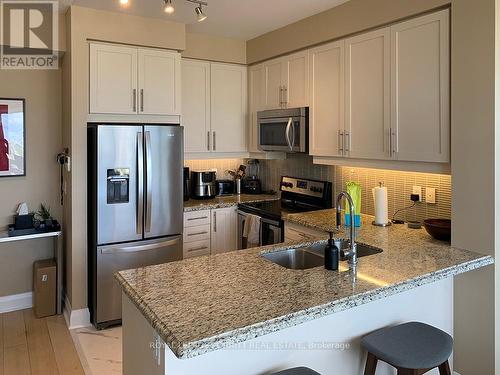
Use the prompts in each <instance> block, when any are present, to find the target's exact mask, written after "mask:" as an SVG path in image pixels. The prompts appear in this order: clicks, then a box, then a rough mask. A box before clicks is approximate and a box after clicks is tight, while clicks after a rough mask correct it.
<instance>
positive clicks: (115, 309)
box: [96, 236, 182, 325]
mask: <svg viewBox="0 0 500 375" xmlns="http://www.w3.org/2000/svg"><path fill="white" fill-rule="evenodd" d="M181 259H182V236H172V237H169V238H162V239H158V240H147V241H141V242H132V243H125V244H118V245H108V246H99V247H97V317H96V322H97V324H98V325H99V324H100V323H105V322H116V321H118V320H120V319H121V317H122V315H121V306H122V299H121V289H120V286H119V285H118V283H117V282H116V280H115V279H114V277H113V274H114V273H115V272H117V271H122V270H125V269H133V268H139V267H145V266H149V265H153V264H161V263H166V262H172V261H176V260H181ZM139 272H140V271H139Z"/></svg>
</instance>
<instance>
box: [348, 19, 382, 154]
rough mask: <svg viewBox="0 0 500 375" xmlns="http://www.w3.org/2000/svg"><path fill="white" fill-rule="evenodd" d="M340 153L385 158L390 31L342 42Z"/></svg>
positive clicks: (374, 32)
mask: <svg viewBox="0 0 500 375" xmlns="http://www.w3.org/2000/svg"><path fill="white" fill-rule="evenodd" d="M345 48H346V57H345V61H346V63H345V65H346V66H345V83H346V88H345V119H346V121H345V132H344V150H345V152H346V155H347V156H349V157H351V158H367V159H388V158H389V157H390V155H389V133H390V29H389V28H384V29H380V30H376V31H373V32H369V33H365V34H361V35H358V36H355V37H353V38H350V39H347V40H346V42H345Z"/></svg>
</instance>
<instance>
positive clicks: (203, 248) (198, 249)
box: [188, 246, 208, 253]
mask: <svg viewBox="0 0 500 375" xmlns="http://www.w3.org/2000/svg"><path fill="white" fill-rule="evenodd" d="M207 249H208V246H201V247H195V248H194V249H189V250H188V253H191V252H193V251H200V250H207Z"/></svg>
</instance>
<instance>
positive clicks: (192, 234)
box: [188, 232, 208, 237]
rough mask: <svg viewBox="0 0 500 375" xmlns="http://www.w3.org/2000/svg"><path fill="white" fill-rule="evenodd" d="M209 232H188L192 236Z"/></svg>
mask: <svg viewBox="0 0 500 375" xmlns="http://www.w3.org/2000/svg"><path fill="white" fill-rule="evenodd" d="M207 233H208V232H196V233H188V237H191V236H200V235H202V234H207Z"/></svg>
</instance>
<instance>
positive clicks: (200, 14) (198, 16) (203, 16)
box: [194, 4, 207, 22]
mask: <svg viewBox="0 0 500 375" xmlns="http://www.w3.org/2000/svg"><path fill="white" fill-rule="evenodd" d="M194 11H195V12H196V19H197V20H198V22H202V21H205V20H206V19H207V16H206V14H205V13H203V9H201V4H200V5H198V6H197V7H196V8H194Z"/></svg>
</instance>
